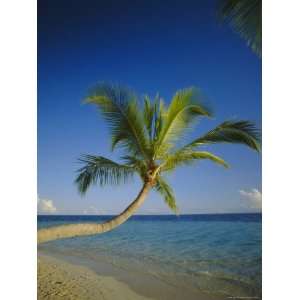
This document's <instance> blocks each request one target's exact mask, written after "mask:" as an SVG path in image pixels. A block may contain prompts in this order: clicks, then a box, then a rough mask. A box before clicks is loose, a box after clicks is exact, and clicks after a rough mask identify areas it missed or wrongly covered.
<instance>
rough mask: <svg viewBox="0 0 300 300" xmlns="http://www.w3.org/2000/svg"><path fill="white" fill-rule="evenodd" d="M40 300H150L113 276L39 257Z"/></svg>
mask: <svg viewBox="0 0 300 300" xmlns="http://www.w3.org/2000/svg"><path fill="white" fill-rule="evenodd" d="M38 299H39V300H42V299H66V300H67V299H72V300H73V299H74V300H75V299H78V300H79V299H80V300H88V299H90V300H147V299H148V300H149V299H150V298H146V297H144V296H142V295H139V294H137V293H136V292H135V291H133V290H131V289H130V288H129V287H128V286H127V285H126V284H125V283H123V282H120V281H118V280H116V279H115V278H113V277H108V276H99V275H97V274H96V273H94V272H93V271H91V270H90V269H87V268H85V267H82V266H76V265H71V264H69V263H66V262H64V261H61V260H58V259H56V258H53V257H49V256H45V255H39V256H38Z"/></svg>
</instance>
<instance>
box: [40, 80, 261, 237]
mask: <svg viewBox="0 0 300 300" xmlns="http://www.w3.org/2000/svg"><path fill="white" fill-rule="evenodd" d="M85 102H86V103H90V104H94V105H96V107H97V108H98V109H99V111H100V113H101V114H102V116H103V118H104V119H105V120H106V121H107V124H108V127H109V129H110V134H111V148H112V150H114V149H116V148H120V149H121V153H123V156H122V157H121V162H115V161H112V160H110V159H108V158H105V157H103V156H96V155H83V156H82V157H81V158H80V159H79V161H80V162H81V163H82V164H83V166H82V167H81V168H80V169H79V170H78V176H77V178H76V180H75V183H76V185H77V187H78V190H79V192H80V193H82V194H84V193H86V191H87V190H88V188H89V187H90V186H91V185H94V184H98V185H100V186H104V185H106V184H121V183H125V182H127V181H128V180H129V179H131V178H132V177H133V175H134V174H138V175H139V177H140V178H141V180H142V182H143V187H142V189H141V191H140V192H139V194H138V196H137V197H136V199H135V200H134V201H133V202H132V203H131V204H130V205H129V206H128V207H127V208H126V209H125V210H124V211H123V212H121V213H120V214H119V215H118V216H116V217H114V218H112V219H111V220H109V221H106V222H104V223H100V224H95V223H91V224H86V223H85V224H70V225H62V226H57V227H52V228H46V229H40V230H39V231H38V242H39V243H41V242H45V241H50V240H54V239H59V238H68V237H73V236H80V235H91V234H98V233H103V232H106V231H109V230H112V229H113V228H115V227H117V226H119V225H120V224H122V223H124V222H125V221H126V220H127V219H128V218H129V217H130V216H132V214H134V213H135V212H136V211H137V209H138V208H139V207H140V206H141V205H142V203H143V202H144V200H145V198H146V196H147V194H148V192H149V191H150V190H151V189H155V190H156V191H157V192H158V193H159V194H160V195H161V196H162V197H163V199H164V201H165V202H166V204H167V205H168V206H169V208H170V209H171V210H173V211H174V212H176V213H177V212H178V208H177V205H176V200H175V196H174V192H173V190H172V188H171V186H170V185H169V183H168V182H167V180H166V178H165V177H164V174H167V173H170V172H173V171H174V170H175V169H176V168H177V167H179V166H185V165H192V164H194V163H196V162H199V161H201V160H204V159H206V160H207V159H208V160H210V161H212V162H214V163H216V164H219V165H221V166H223V167H225V168H227V167H228V164H227V163H226V162H225V161H224V160H223V159H222V158H221V157H218V156H216V155H214V154H213V153H210V152H208V151H203V150H202V148H203V146H205V145H211V144H215V143H231V144H233V143H234V144H243V145H246V146H247V147H249V148H251V149H253V150H255V151H260V134H259V130H258V129H256V127H255V125H254V124H253V123H251V122H249V121H244V120H239V121H237V120H228V121H225V122H223V123H221V124H220V125H218V126H217V127H215V128H213V129H211V130H210V131H209V132H207V133H206V134H204V135H202V136H200V137H198V138H197V139H195V140H192V141H190V142H189V143H187V144H185V145H181V144H182V141H183V139H184V138H185V137H186V136H187V134H188V133H189V132H190V131H191V129H192V128H194V126H195V125H196V124H197V121H199V120H201V119H202V118H211V117H212V116H213V114H212V111H211V110H210V109H209V108H208V106H207V105H205V104H204V101H203V96H202V95H201V93H200V92H199V91H198V90H197V89H195V88H187V89H183V90H179V91H178V92H176V94H175V95H174V97H173V98H172V100H171V102H170V104H169V105H168V106H167V105H165V103H164V101H163V100H162V99H161V98H160V97H159V96H156V97H155V99H154V101H151V100H150V98H149V97H148V96H145V97H144V99H143V107H142V108H140V103H139V101H138V97H137V96H136V95H135V94H134V93H133V92H132V91H130V90H129V89H127V88H124V87H122V86H119V85H112V84H104V83H101V84H98V85H97V86H96V87H95V88H93V89H92V90H91V92H90V93H89V95H88V96H87V98H86V99H85Z"/></svg>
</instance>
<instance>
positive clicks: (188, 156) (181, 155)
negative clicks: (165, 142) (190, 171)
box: [161, 148, 229, 171]
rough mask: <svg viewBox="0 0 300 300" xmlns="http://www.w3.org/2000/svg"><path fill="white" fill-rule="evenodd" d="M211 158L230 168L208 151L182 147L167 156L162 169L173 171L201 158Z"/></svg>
mask: <svg viewBox="0 0 300 300" xmlns="http://www.w3.org/2000/svg"><path fill="white" fill-rule="evenodd" d="M202 159H209V160H211V161H212V162H214V163H216V164H219V165H222V166H223V167H225V168H228V167H229V165H228V164H227V163H226V162H225V161H224V160H223V159H222V158H220V157H218V156H216V155H214V154H212V153H210V152H207V151H193V150H192V149H185V148H183V149H181V150H178V151H176V152H175V153H174V154H171V155H169V156H167V158H166V159H165V162H164V163H163V165H162V168H161V171H172V170H174V169H176V168H177V167H178V166H184V165H191V164H193V163H195V162H197V161H199V160H202Z"/></svg>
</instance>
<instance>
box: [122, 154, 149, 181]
mask: <svg viewBox="0 0 300 300" xmlns="http://www.w3.org/2000/svg"><path fill="white" fill-rule="evenodd" d="M121 159H122V160H123V161H124V162H125V165H126V166H129V167H131V168H133V169H134V170H136V172H137V173H138V174H139V175H140V176H141V178H142V180H144V179H145V178H146V177H147V171H148V166H147V163H146V161H145V160H142V159H138V158H137V157H135V156H130V155H125V156H122V157H121Z"/></svg>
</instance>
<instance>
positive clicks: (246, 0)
mask: <svg viewBox="0 0 300 300" xmlns="http://www.w3.org/2000/svg"><path fill="white" fill-rule="evenodd" d="M261 6H262V5H261V0H220V9H219V14H220V17H221V19H222V20H223V21H228V23H229V24H230V26H231V27H232V28H233V29H234V30H235V31H236V32H237V33H239V34H240V36H241V37H242V38H243V39H245V40H246V42H247V44H248V46H249V47H250V48H251V49H252V51H253V52H255V53H256V54H257V55H258V56H259V57H261V37H262V33H261V19H262V11H261Z"/></svg>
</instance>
